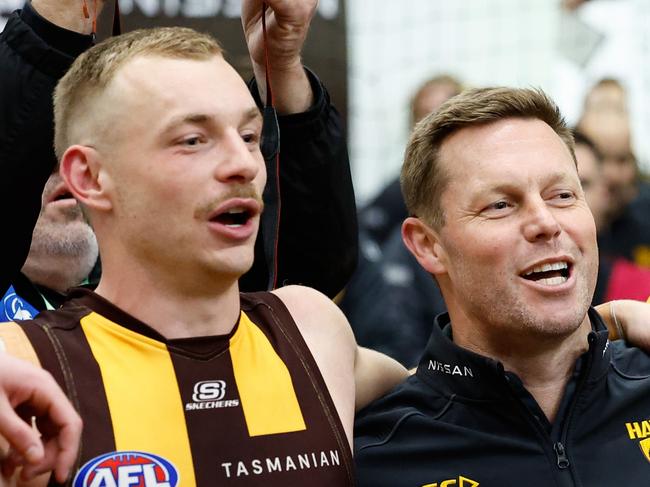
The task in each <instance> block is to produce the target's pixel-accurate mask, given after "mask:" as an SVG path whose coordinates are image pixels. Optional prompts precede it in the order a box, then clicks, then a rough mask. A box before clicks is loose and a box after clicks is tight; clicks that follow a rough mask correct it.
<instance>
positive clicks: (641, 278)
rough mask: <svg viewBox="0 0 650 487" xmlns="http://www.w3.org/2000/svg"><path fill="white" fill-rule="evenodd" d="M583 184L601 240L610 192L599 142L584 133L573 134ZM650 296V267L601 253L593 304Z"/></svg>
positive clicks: (579, 173)
mask: <svg viewBox="0 0 650 487" xmlns="http://www.w3.org/2000/svg"><path fill="white" fill-rule="evenodd" d="M573 137H574V140H575V156H576V161H577V164H578V175H579V176H580V184H581V185H582V189H583V191H584V193H585V199H586V200H587V204H588V205H589V209H590V210H591V213H592V215H593V216H594V221H595V222H596V231H597V234H598V238H599V240H600V238H601V235H602V233H603V232H604V231H605V232H606V231H607V228H608V227H607V223H608V219H607V211H608V209H609V197H610V196H609V195H610V193H609V192H608V191H607V184H606V181H605V176H604V174H603V169H602V165H603V158H602V156H601V154H600V152H599V151H598V148H597V147H596V145H595V144H594V143H593V142H592V141H591V139H589V138H588V137H587V136H586V135H584V134H583V133H582V132H580V131H578V130H576V131H574V133H573ZM648 296H650V269H647V268H645V267H641V266H639V265H637V264H635V263H634V262H631V261H630V260H628V259H626V258H624V257H621V256H612V255H607V254H605V253H603V252H601V253H600V255H599V266H598V280H597V283H596V290H595V292H594V297H593V300H592V304H594V305H595V304H599V303H603V302H605V301H611V300H614V299H636V300H640V301H645V300H646V299H647V298H648Z"/></svg>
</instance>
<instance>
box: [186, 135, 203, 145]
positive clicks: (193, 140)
mask: <svg viewBox="0 0 650 487" xmlns="http://www.w3.org/2000/svg"><path fill="white" fill-rule="evenodd" d="M182 143H183V145H188V146H190V147H193V146H196V145H199V144H200V143H201V137H199V136H198V135H197V136H194V137H188V138H186V139H183V142H182Z"/></svg>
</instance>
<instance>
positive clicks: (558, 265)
mask: <svg viewBox="0 0 650 487" xmlns="http://www.w3.org/2000/svg"><path fill="white" fill-rule="evenodd" d="M568 267H569V266H568V264H567V263H566V262H553V263H552V264H542V265H538V266H536V267H533V269H532V270H530V271H528V272H526V274H524V275H525V276H530V275H531V274H532V273H534V272H548V271H559V270H562V269H567V268H568Z"/></svg>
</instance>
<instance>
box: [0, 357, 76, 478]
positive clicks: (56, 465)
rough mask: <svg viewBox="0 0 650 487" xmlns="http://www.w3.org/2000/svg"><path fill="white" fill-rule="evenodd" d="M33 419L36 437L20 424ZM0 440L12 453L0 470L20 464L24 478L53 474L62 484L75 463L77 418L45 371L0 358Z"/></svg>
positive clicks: (13, 359)
mask: <svg viewBox="0 0 650 487" xmlns="http://www.w3.org/2000/svg"><path fill="white" fill-rule="evenodd" d="M32 415H33V416H35V417H36V418H38V428H39V430H40V433H39V431H37V430H36V429H34V428H32V426H31V425H30V424H28V422H27V421H26V420H25V418H30V417H32ZM41 435H42V436H41ZM0 436H2V437H4V438H5V439H6V440H7V441H8V442H9V444H10V446H11V448H12V450H13V451H14V453H13V454H12V455H11V456H10V457H7V458H5V459H4V460H3V462H2V464H3V468H4V469H12V468H13V467H15V466H16V465H22V466H23V471H22V473H21V478H23V479H24V480H28V479H31V478H33V477H34V476H36V475H38V474H40V473H44V472H48V471H50V470H54V472H55V476H56V478H57V480H58V481H60V482H63V481H65V479H66V478H67V476H68V474H69V472H70V470H71V468H72V466H73V465H74V462H75V458H76V454H77V450H78V447H79V440H80V437H81V419H80V418H79V415H78V414H77V412H76V411H75V410H74V408H73V407H72V405H71V404H70V402H69V401H68V399H67V397H66V396H65V394H64V393H63V391H62V390H61V389H60V387H59V386H58V384H57V383H56V381H55V380H54V379H53V378H52V376H51V375H50V374H49V373H47V372H45V371H44V370H41V369H39V368H37V367H35V366H33V365H32V364H30V363H27V362H25V361H22V360H18V359H15V358H13V357H9V356H7V355H4V354H0Z"/></svg>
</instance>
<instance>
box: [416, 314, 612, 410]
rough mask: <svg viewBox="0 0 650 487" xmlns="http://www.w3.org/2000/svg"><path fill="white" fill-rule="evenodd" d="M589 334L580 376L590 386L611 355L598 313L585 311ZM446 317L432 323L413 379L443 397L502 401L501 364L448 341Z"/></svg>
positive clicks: (504, 385)
mask: <svg viewBox="0 0 650 487" xmlns="http://www.w3.org/2000/svg"><path fill="white" fill-rule="evenodd" d="M589 318H590V320H591V326H592V330H593V331H592V332H591V333H589V336H588V340H589V351H588V352H586V354H585V355H587V360H586V363H587V367H586V368H585V369H586V370H585V371H584V372H583V373H585V374H588V377H587V380H588V381H590V382H592V381H595V380H598V379H599V378H600V377H602V376H603V375H604V374H605V373H606V372H607V368H608V364H609V362H610V357H611V351H610V347H609V341H608V339H607V327H606V326H605V325H604V323H603V321H602V319H601V318H600V316H599V315H598V313H597V312H596V311H595V310H594V309H593V308H590V309H589ZM450 325H451V323H450V319H449V314H448V313H443V314H441V315H438V316H437V317H436V319H435V323H434V326H433V331H432V333H431V337H430V338H429V342H428V344H427V346H426V349H425V352H424V355H423V356H422V359H421V360H420V364H419V366H418V368H417V372H416V374H417V376H418V377H419V378H420V379H422V380H423V381H424V382H426V383H427V384H429V386H431V387H432V388H433V389H436V390H439V391H441V392H442V393H444V394H457V395H460V396H463V397H467V398H471V399H496V398H502V397H503V394H504V392H506V391H507V388H508V384H507V381H508V379H507V377H506V376H507V375H510V373H507V372H506V371H505V369H504V367H503V364H502V363H501V362H498V361H496V360H493V359H490V358H488V357H485V356H483V355H479V354H477V353H474V352H471V351H469V350H467V349H464V348H461V347H459V346H458V345H456V344H455V343H454V342H453V341H452V340H451V334H450V328H448V327H449V326H450Z"/></svg>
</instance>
